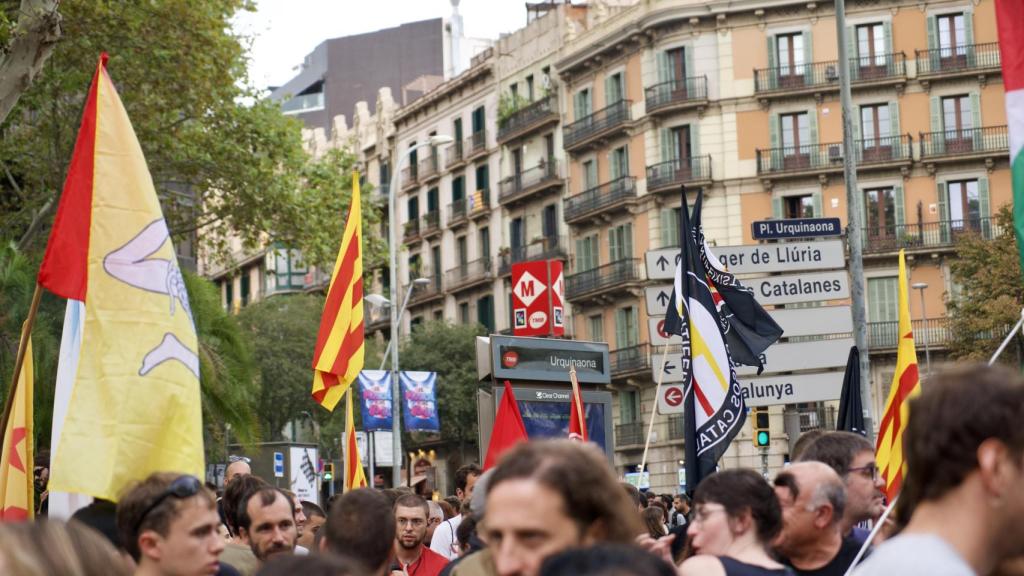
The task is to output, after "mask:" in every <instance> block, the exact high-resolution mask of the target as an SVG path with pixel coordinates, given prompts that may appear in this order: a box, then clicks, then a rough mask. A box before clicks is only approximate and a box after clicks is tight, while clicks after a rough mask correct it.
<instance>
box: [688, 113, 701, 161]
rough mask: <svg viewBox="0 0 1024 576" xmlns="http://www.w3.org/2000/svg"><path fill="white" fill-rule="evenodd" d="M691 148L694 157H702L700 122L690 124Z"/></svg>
mask: <svg viewBox="0 0 1024 576" xmlns="http://www.w3.org/2000/svg"><path fill="white" fill-rule="evenodd" d="M690 150H691V155H692V157H693V158H698V157H700V122H699V121H695V122H694V123H693V124H690Z"/></svg>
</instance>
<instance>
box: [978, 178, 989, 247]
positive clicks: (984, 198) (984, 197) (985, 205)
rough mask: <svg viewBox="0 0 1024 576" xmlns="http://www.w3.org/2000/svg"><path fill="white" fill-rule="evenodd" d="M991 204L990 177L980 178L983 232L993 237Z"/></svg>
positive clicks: (980, 210)
mask: <svg viewBox="0 0 1024 576" xmlns="http://www.w3.org/2000/svg"><path fill="white" fill-rule="evenodd" d="M990 210H991V206H990V204H989V196H988V178H986V177H984V176H983V177H981V178H978V212H979V216H981V233H982V235H983V236H984V237H985V238H992V223H991V220H990V217H991V213H990Z"/></svg>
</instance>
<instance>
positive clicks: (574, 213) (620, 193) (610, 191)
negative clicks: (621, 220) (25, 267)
mask: <svg viewBox="0 0 1024 576" xmlns="http://www.w3.org/2000/svg"><path fill="white" fill-rule="evenodd" d="M631 198H636V178H634V177H633V176H622V177H620V178H617V179H615V180H612V181H611V182H606V183H604V184H601V185H600V186H598V187H597V188H591V189H590V190H585V191H583V192H580V193H579V194H577V195H575V196H570V197H568V198H566V199H565V200H563V204H562V205H563V210H562V212H563V218H565V221H566V222H572V221H575V220H577V219H579V218H582V217H584V216H587V215H589V214H591V213H594V212H598V211H600V210H603V209H605V208H608V207H609V206H612V205H615V204H617V203H619V202H622V201H624V200H629V199H631Z"/></svg>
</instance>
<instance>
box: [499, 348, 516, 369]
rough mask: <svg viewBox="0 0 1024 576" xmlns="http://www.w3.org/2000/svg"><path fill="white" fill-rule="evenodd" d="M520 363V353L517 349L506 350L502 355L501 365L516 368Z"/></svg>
mask: <svg viewBox="0 0 1024 576" xmlns="http://www.w3.org/2000/svg"><path fill="white" fill-rule="evenodd" d="M516 364H519V354H518V353H517V352H516V351H515V350H506V351H505V353H504V354H502V355H501V365H502V366H504V367H505V368H515V367H516Z"/></svg>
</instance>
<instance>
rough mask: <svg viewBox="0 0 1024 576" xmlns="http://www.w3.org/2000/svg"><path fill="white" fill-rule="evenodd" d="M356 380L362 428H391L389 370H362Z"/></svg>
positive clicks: (370, 429)
mask: <svg viewBox="0 0 1024 576" xmlns="http://www.w3.org/2000/svg"><path fill="white" fill-rule="evenodd" d="M358 381H359V393H360V400H359V409H360V411H361V412H362V413H363V430H366V431H367V432H371V431H376V430H391V372H389V371H387V370H363V371H362V372H360V373H359V379H358Z"/></svg>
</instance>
